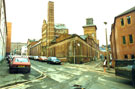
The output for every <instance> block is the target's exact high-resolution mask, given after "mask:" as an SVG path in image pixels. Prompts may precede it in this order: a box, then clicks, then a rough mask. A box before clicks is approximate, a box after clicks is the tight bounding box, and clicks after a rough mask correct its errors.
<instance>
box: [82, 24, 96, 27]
mask: <svg viewBox="0 0 135 89" xmlns="http://www.w3.org/2000/svg"><path fill="white" fill-rule="evenodd" d="M89 26H90V27H92V26H96V25H94V24H90V25H85V26H83V27H89Z"/></svg>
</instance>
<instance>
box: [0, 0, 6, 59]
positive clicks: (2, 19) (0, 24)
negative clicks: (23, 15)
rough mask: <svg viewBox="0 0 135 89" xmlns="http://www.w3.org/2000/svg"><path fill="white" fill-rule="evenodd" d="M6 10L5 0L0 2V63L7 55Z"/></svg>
mask: <svg viewBox="0 0 135 89" xmlns="http://www.w3.org/2000/svg"><path fill="white" fill-rule="evenodd" d="M6 36H7V25H6V8H5V0H0V61H1V60H3V59H4V57H5V55H6Z"/></svg>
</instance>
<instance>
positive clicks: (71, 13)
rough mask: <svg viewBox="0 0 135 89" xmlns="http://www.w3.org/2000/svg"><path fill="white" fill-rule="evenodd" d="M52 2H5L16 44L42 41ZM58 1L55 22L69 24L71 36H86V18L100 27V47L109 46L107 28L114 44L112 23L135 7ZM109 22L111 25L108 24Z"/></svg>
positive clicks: (123, 2)
mask: <svg viewBox="0 0 135 89" xmlns="http://www.w3.org/2000/svg"><path fill="white" fill-rule="evenodd" d="M48 1H49V0H5V2H6V17H7V22H11V23H12V36H11V41H12V42H23V43H26V42H27V40H28V39H40V38H41V35H42V34H41V31H42V24H43V20H44V19H45V20H47V13H48V12H47V9H48ZM50 1H53V2H54V22H55V24H56V23H62V24H65V25H66V27H67V28H68V29H69V34H78V35H83V34H84V31H83V28H82V26H84V25H86V18H93V20H94V24H95V25H96V26H97V39H98V40H99V44H100V46H101V45H105V44H106V41H105V28H107V37H108V42H109V44H110V34H111V24H113V23H114V18H115V17H116V16H117V15H119V14H120V13H122V12H124V11H126V10H128V9H130V8H132V7H133V6H135V0H50ZM104 22H107V26H105V25H104Z"/></svg>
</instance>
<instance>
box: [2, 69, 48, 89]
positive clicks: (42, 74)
mask: <svg viewBox="0 0 135 89" xmlns="http://www.w3.org/2000/svg"><path fill="white" fill-rule="evenodd" d="M31 68H33V69H34V70H36V71H37V72H39V73H40V76H43V77H41V78H38V77H40V76H38V77H36V78H38V79H34V80H29V81H26V82H24V83H20V84H16V85H11V86H7V87H4V88H1V89H11V88H15V87H16V86H24V85H25V84H27V83H30V82H36V81H39V80H42V79H44V78H46V75H45V73H43V72H41V71H40V70H38V69H37V68H35V67H33V66H31Z"/></svg>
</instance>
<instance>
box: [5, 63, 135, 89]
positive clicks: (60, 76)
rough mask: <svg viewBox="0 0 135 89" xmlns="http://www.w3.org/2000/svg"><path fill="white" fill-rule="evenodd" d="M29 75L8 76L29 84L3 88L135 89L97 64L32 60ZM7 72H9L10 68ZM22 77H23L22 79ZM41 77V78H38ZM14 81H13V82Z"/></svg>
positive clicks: (129, 83)
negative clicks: (52, 62) (49, 62)
mask: <svg viewBox="0 0 135 89" xmlns="http://www.w3.org/2000/svg"><path fill="white" fill-rule="evenodd" d="M31 64H32V71H31V73H29V74H9V73H8V72H7V74H8V76H11V75H12V76H13V75H16V76H19V77H18V78H19V79H18V81H19V80H22V79H23V80H29V81H28V82H24V83H19V84H14V85H12V86H7V87H3V89H4V88H9V89H134V88H133V87H132V82H131V81H130V80H127V79H123V78H120V77H116V76H115V75H114V74H111V73H104V72H103V71H100V69H101V68H100V67H96V65H95V64H93V65H92V64H91V63H90V64H69V63H64V64H62V65H53V64H47V63H46V62H39V61H34V60H31ZM5 70H6V71H8V68H7V69H6V67H5ZM20 76H21V77H20ZM38 76H40V77H39V78H36V77H38ZM3 81H4V80H3ZM12 81H13V80H12Z"/></svg>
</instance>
